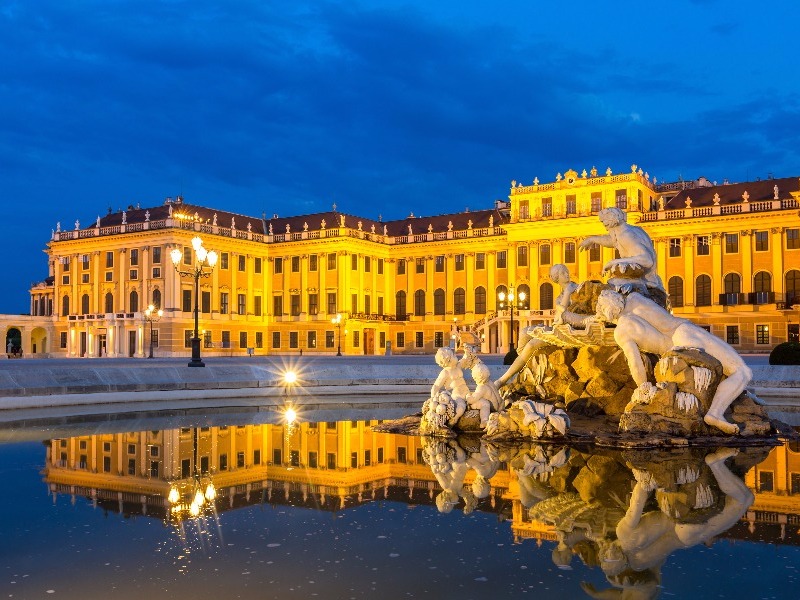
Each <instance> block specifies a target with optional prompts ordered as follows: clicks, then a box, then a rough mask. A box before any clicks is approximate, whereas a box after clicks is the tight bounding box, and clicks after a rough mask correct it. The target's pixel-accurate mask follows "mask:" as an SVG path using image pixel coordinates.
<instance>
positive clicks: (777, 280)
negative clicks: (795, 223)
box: [770, 227, 791, 308]
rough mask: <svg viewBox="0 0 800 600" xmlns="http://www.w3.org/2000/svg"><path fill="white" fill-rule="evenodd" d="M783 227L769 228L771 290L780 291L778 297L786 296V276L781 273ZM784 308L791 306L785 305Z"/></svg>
mask: <svg viewBox="0 0 800 600" xmlns="http://www.w3.org/2000/svg"><path fill="white" fill-rule="evenodd" d="M783 231H784V228H783V227H773V228H772V229H771V230H770V233H771V234H772V235H771V236H770V244H771V245H770V250H771V252H772V281H773V283H772V291H774V292H780V294H781V295H780V296H777V294H776V299H777V298H778V297H780V298H784V299H785V298H786V296H785V295H784V294H786V278H785V277H784V274H783V269H784V267H783V247H784V246H783V244H784V242H783ZM786 308H791V306H787V307H786Z"/></svg>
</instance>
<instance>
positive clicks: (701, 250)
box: [695, 235, 711, 256]
mask: <svg viewBox="0 0 800 600" xmlns="http://www.w3.org/2000/svg"><path fill="white" fill-rule="evenodd" d="M695 245H696V247H697V250H696V253H697V256H708V255H709V254H711V237H710V236H707V235H698V236H697V239H696V240H695Z"/></svg>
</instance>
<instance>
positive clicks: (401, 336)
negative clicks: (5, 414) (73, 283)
mask: <svg viewBox="0 0 800 600" xmlns="http://www.w3.org/2000/svg"><path fill="white" fill-rule="evenodd" d="M395 339H396V342H397V347H398V348H405V345H406V334H405V333H404V332H402V331H398V332H397V336H396V338H395ZM63 347H64V348H66V347H67V346H66V345H64V346H63Z"/></svg>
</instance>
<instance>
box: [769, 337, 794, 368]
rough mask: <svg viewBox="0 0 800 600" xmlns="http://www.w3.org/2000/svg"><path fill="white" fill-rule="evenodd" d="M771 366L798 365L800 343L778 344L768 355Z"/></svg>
mask: <svg viewBox="0 0 800 600" xmlns="http://www.w3.org/2000/svg"><path fill="white" fill-rule="evenodd" d="M769 364H771V365H800V342H784V343H783V344H778V345H777V346H775V347H774V348H773V349H772V352H770V353H769Z"/></svg>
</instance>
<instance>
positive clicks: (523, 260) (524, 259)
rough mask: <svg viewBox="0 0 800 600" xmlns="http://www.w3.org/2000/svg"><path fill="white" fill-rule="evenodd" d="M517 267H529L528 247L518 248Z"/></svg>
mask: <svg viewBox="0 0 800 600" xmlns="http://www.w3.org/2000/svg"><path fill="white" fill-rule="evenodd" d="M517 266H518V267H527V266H528V247H527V246H517Z"/></svg>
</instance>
